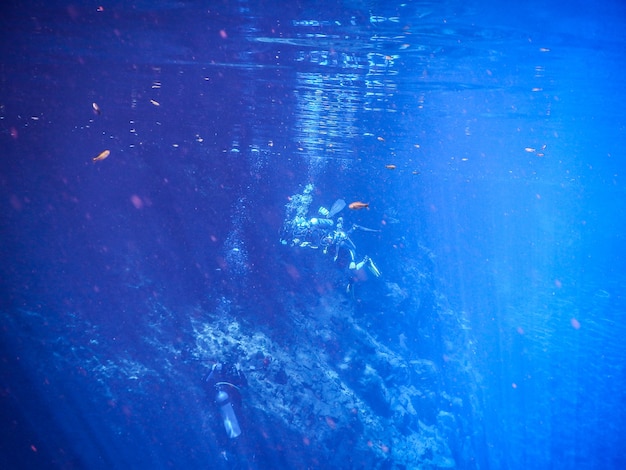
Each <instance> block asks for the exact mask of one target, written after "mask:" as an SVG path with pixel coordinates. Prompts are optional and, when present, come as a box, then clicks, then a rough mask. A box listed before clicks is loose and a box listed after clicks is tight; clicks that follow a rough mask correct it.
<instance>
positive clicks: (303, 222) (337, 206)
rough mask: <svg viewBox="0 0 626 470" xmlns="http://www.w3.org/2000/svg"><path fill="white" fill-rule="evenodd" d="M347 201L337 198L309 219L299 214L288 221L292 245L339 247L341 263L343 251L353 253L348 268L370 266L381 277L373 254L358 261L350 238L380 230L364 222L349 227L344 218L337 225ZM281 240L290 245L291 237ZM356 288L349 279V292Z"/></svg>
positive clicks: (356, 269) (373, 272)
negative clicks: (361, 232) (347, 228)
mask: <svg viewBox="0 0 626 470" xmlns="http://www.w3.org/2000/svg"><path fill="white" fill-rule="evenodd" d="M345 206H346V203H345V201H344V200H343V199H338V200H337V201H335V203H334V204H333V206H332V207H331V209H330V210H328V209H326V208H325V207H320V208H319V210H318V215H319V217H313V218H311V219H309V220H307V219H305V218H304V217H302V216H297V217H296V218H295V219H294V220H292V221H291V222H289V223H287V224H286V227H290V228H291V229H292V230H293V233H292V234H291V246H299V247H301V248H305V247H308V248H313V249H318V248H319V247H320V246H321V247H323V252H324V254H326V253H328V250H329V248H330V247H331V246H332V245H334V246H335V256H334V259H333V260H334V261H335V262H337V261H338V259H339V255H340V253H341V252H342V251H344V252H346V253H347V254H348V256H349V261H348V266H347V267H348V269H349V270H350V271H359V270H361V269H363V268H364V267H367V268H368V269H369V270H370V272H371V273H372V274H374V276H376V277H380V275H381V273H380V271H379V270H378V267H377V266H376V265H375V264H374V262H373V261H372V259H371V258H370V257H369V256H365V257H364V258H363V259H362V260H361V261H359V262H357V261H356V260H357V254H356V245H355V244H354V242H353V241H352V239H351V238H350V235H351V234H352V232H354V231H355V230H363V231H366V232H378V230H373V229H369V228H366V227H362V226H360V225H356V224H354V225H352V227H351V228H350V229H349V230H345V229H344V221H343V217H339V218H338V219H337V223H336V224H335V222H334V220H333V217H334V216H335V215H336V214H338V213H339V212H341V211H342V210H343V209H344V207H345ZM285 238H287V237H285ZM281 243H283V244H287V243H288V242H287V240H285V239H281ZM351 289H352V280H351V281H350V282H349V284H348V287H347V289H346V290H347V291H348V292H350V291H351Z"/></svg>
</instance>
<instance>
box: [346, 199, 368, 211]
mask: <svg viewBox="0 0 626 470" xmlns="http://www.w3.org/2000/svg"><path fill="white" fill-rule="evenodd" d="M348 207H349V208H350V209H352V210H353V211H358V210H361V209H369V208H370V204H369V202H368V203H365V202H360V201H356V202H353V203H351V204H350V205H349V206H348Z"/></svg>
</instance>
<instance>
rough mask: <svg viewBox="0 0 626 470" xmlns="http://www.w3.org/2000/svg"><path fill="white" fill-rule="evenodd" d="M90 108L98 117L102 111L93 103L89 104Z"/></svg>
mask: <svg viewBox="0 0 626 470" xmlns="http://www.w3.org/2000/svg"><path fill="white" fill-rule="evenodd" d="M91 107H92V108H93V112H94V113H96V114H97V115H98V116H100V114H102V110H101V109H100V106H98V103H96V102H95V101H94V102H93V103H91Z"/></svg>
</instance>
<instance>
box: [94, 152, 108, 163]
mask: <svg viewBox="0 0 626 470" xmlns="http://www.w3.org/2000/svg"><path fill="white" fill-rule="evenodd" d="M109 155H111V151H110V150H105V151H103V152H100V154H98V156H97V157H93V158H92V160H93V161H94V162H99V161H100V160H104V159H105V158H106V157H108V156H109Z"/></svg>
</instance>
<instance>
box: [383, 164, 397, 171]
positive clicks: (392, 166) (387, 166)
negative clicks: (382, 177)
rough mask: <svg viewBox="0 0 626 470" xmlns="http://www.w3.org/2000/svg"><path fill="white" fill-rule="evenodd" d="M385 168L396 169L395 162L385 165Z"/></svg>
mask: <svg viewBox="0 0 626 470" xmlns="http://www.w3.org/2000/svg"><path fill="white" fill-rule="evenodd" d="M385 168H387V169H388V170H395V169H396V166H395V165H393V164H389V165H385Z"/></svg>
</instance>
